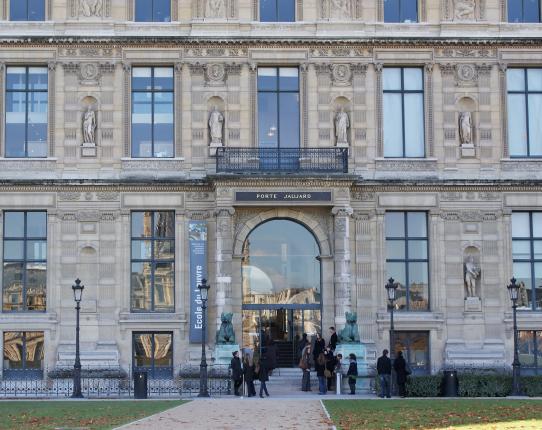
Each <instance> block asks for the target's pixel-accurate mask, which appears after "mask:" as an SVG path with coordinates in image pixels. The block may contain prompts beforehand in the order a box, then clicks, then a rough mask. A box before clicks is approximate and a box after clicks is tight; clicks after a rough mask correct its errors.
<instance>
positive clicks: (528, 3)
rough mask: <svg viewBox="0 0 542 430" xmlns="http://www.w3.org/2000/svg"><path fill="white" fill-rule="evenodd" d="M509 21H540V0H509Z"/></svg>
mask: <svg viewBox="0 0 542 430" xmlns="http://www.w3.org/2000/svg"><path fill="white" fill-rule="evenodd" d="M508 22H540V0H508Z"/></svg>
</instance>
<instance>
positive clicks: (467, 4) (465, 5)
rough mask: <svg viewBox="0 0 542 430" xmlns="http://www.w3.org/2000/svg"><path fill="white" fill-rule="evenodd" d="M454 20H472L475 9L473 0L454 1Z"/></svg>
mask: <svg viewBox="0 0 542 430" xmlns="http://www.w3.org/2000/svg"><path fill="white" fill-rule="evenodd" d="M454 6H455V8H454V13H455V18H456V19H458V20H461V21H466V20H473V19H474V11H475V9H476V2H475V0H455V1H454Z"/></svg>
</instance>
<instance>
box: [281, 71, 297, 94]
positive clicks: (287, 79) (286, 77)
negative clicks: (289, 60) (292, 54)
mask: <svg viewBox="0 0 542 430" xmlns="http://www.w3.org/2000/svg"><path fill="white" fill-rule="evenodd" d="M279 89H280V90H281V91H299V69H298V68H297V67H281V68H280V69H279Z"/></svg>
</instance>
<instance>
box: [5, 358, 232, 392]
mask: <svg viewBox="0 0 542 430" xmlns="http://www.w3.org/2000/svg"><path fill="white" fill-rule="evenodd" d="M192 368H195V367H191V369H192ZM103 373H104V372H102V371H101V370H100V369H83V372H82V374H83V376H82V378H81V389H82V392H83V396H85V397H86V398H130V397H133V396H134V380H133V376H132V372H131V371H130V372H128V373H126V372H122V374H119V376H117V377H113V376H111V375H108V376H105V377H104V376H93V375H94V374H96V375H99V374H102V375H103ZM106 373H107V372H106ZM51 374H53V375H55V373H54V372H51ZM49 375H50V374H49V372H47V371H46V370H45V371H43V376H39V375H36V373H35V372H34V373H26V372H19V373H18V374H13V373H11V374H10V375H9V377H7V378H6V377H5V378H3V379H1V380H0V399H2V398H3V399H8V398H68V397H70V396H71V394H72V391H73V380H72V379H71V378H69V377H65V376H67V375H61V376H62V377H50V376H49ZM230 378H231V377H230V371H229V369H228V367H227V366H221V365H210V366H209V379H208V390H209V394H210V395H211V396H212V397H216V396H223V395H227V394H230V393H231V381H230ZM147 387H148V397H149V398H179V397H183V398H185V397H192V396H196V395H197V394H198V393H199V374H198V373H197V372H195V371H188V372H187V371H186V366H180V367H179V368H177V369H173V371H172V372H171V374H170V375H163V374H162V375H160V377H151V378H149V379H148V385H147Z"/></svg>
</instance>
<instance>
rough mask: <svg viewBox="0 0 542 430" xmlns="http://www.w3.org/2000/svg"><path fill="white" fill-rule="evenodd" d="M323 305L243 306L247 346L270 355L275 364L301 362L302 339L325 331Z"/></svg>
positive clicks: (244, 347)
mask: <svg viewBox="0 0 542 430" xmlns="http://www.w3.org/2000/svg"><path fill="white" fill-rule="evenodd" d="M321 324H322V323H321V312H320V309H299V308H298V309H296V308H280V307H279V308H275V309H254V310H243V349H248V350H251V351H252V352H253V353H254V354H255V355H256V356H260V357H261V356H263V355H267V356H268V359H269V361H270V363H271V364H272V365H273V364H274V366H273V367H292V366H295V365H296V364H297V363H298V362H299V350H298V349H299V341H300V340H301V338H302V336H303V333H306V334H307V336H308V338H309V339H310V338H311V336H314V335H316V333H321V331H322V328H321Z"/></svg>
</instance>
